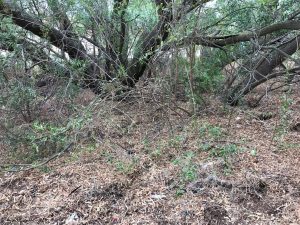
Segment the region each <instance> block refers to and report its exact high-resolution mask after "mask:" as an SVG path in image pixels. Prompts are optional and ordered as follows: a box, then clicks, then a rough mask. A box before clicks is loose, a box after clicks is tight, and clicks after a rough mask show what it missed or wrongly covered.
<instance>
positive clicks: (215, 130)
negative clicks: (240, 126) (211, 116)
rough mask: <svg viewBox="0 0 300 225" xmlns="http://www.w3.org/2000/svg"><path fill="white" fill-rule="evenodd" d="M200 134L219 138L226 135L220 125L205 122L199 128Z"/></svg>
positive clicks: (203, 136)
mask: <svg viewBox="0 0 300 225" xmlns="http://www.w3.org/2000/svg"><path fill="white" fill-rule="evenodd" d="M199 134H200V137H201V138H205V137H206V138H210V139H213V140H214V139H218V138H221V137H223V136H224V135H225V131H224V130H223V129H222V128H221V127H219V126H215V125H212V124H208V123H206V124H203V125H202V126H201V127H200V128H199Z"/></svg>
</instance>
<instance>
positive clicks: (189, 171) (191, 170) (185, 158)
mask: <svg viewBox="0 0 300 225" xmlns="http://www.w3.org/2000/svg"><path fill="white" fill-rule="evenodd" d="M194 158H195V154H194V153H193V152H186V153H184V154H183V155H182V156H181V157H178V158H177V159H175V160H174V161H173V164H174V165H176V166H178V167H179V168H180V175H179V186H178V188H177V190H176V196H178V197H179V196H181V195H183V194H184V193H185V189H184V187H185V185H186V183H189V182H192V181H194V180H196V179H197V177H198V174H197V166H196V165H195V163H194Z"/></svg>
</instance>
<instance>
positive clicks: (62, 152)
mask: <svg viewBox="0 0 300 225" xmlns="http://www.w3.org/2000/svg"><path fill="white" fill-rule="evenodd" d="M73 145H74V142H71V143H69V144H68V145H67V146H66V147H65V148H64V149H63V150H62V151H60V152H58V153H55V154H53V155H52V156H51V157H50V158H48V159H46V160H45V161H43V162H41V163H39V164H37V165H34V164H11V165H0V168H1V167H2V168H3V167H23V166H29V167H27V168H21V169H11V170H1V172H21V171H28V170H32V169H35V168H38V167H40V166H43V165H46V164H47V163H49V162H50V161H52V160H53V159H56V158H58V157H59V156H61V155H62V154H64V153H65V152H67V151H68V150H70V149H71V148H72V147H73Z"/></svg>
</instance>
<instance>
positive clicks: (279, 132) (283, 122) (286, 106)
mask: <svg viewBox="0 0 300 225" xmlns="http://www.w3.org/2000/svg"><path fill="white" fill-rule="evenodd" d="M292 103H293V99H291V98H289V93H285V95H284V96H282V97H281V106H280V111H279V115H280V121H279V124H278V125H277V126H276V129H275V133H274V140H275V141H276V142H277V143H278V149H281V150H282V149H284V148H282V146H283V143H284V142H285V141H284V137H285V135H286V134H287V132H288V129H289V117H290V113H291V111H290V106H291V104H292Z"/></svg>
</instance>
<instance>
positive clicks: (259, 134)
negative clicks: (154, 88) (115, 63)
mask: <svg viewBox="0 0 300 225" xmlns="http://www.w3.org/2000/svg"><path fill="white" fill-rule="evenodd" d="M297 88H298V90H297ZM279 95H282V93H281V92H277V93H274V94H273V95H272V96H269V98H268V99H265V100H264V101H263V102H262V103H261V105H260V106H259V107H258V108H254V109H250V108H247V109H245V108H229V109H228V108H224V107H223V106H222V104H220V102H218V101H217V100H215V99H214V100H212V101H211V102H210V104H209V106H208V107H207V108H205V109H203V110H202V111H200V112H199V113H198V115H197V116H196V117H192V118H191V117H189V116H188V115H187V113H186V112H185V110H188V109H189V107H188V105H187V103H184V102H176V105H175V104H174V102H173V103H170V102H168V104H166V101H165V100H164V99H158V98H156V97H155V95H149V94H148V95H144V98H142V99H141V98H134V97H133V98H131V100H128V101H127V102H122V103H116V102H105V104H104V105H101V104H99V106H98V108H97V107H96V108H95V111H97V110H96V109H98V111H97V112H98V113H95V116H94V117H95V118H94V120H93V126H92V128H91V130H92V132H93V133H92V134H93V135H94V137H96V138H97V140H98V144H97V147H96V148H95V149H91V150H87V149H88V148H87V146H88V145H89V143H86V142H84V141H82V142H81V145H80V146H78V149H77V150H74V151H73V152H70V153H68V154H67V155H65V156H64V157H62V158H59V159H57V160H55V161H52V162H51V163H50V164H49V165H47V167H44V168H40V169H37V170H33V171H27V172H20V173H2V174H1V176H0V181H1V184H0V187H1V192H0V224H124V225H126V224H207V225H208V224H211V225H214V224H220V225H221V224H261V225H266V224H270V225H271V224H272V225H274V224H278V225H281V224H290V225H292V224H293V225H295V224H300V169H299V168H300V160H299V159H300V133H299V132H298V131H296V130H293V131H292V130H289V129H288V132H286V133H284V135H281V136H280V137H279V136H278V132H277V131H276V132H274V130H276V129H277V128H278V127H279V124H280V123H281V117H280V107H281V103H280V101H279V100H278V99H279V98H278V97H279ZM149 96H150V97H149ZM148 97H149V98H148ZM289 97H290V98H292V99H293V103H292V105H291V106H290V107H289V110H290V111H289V120H288V124H287V126H292V125H293V124H295V123H296V122H299V116H300V115H299V112H300V104H299V102H300V93H299V87H296V88H295V90H294V91H293V92H292V94H291V95H290V96H289ZM104 106H105V107H106V108H103V107H104ZM178 106H179V107H180V108H178ZM182 109H183V110H182ZM99 110H102V111H99ZM103 112H104V113H103ZM266 112H271V113H272V116H271V117H270V118H267V119H266V120H263V119H262V117H260V115H261V114H262V113H266ZM107 115H109V116H107ZM205 124H209V125H211V127H213V128H214V127H218V128H216V129H215V130H212V131H211V134H210V133H209V132H210V131H207V132H206V133H201V132H200V133H199V128H200V127H202V126H204V125H205ZM219 128H220V129H221V131H222V135H220V136H219V135H218V132H219V130H218V129H219ZM277 130H278V129H277ZM214 132H216V133H217V134H215V133H214ZM205 146H208V148H207V149H206V150H203V148H204V147H205ZM224 146H229V147H232V151H233V152H232V153H227V152H224V151H225V150H224ZM80 147H81V148H80ZM84 147H85V148H84ZM82 149H84V150H82ZM216 149H218V151H219V150H220V152H217V153H218V154H219V155H218V156H219V157H215V156H213V155H212V153H211V151H212V150H215V151H217V150H216ZM222 151H223V152H222ZM2 152H3V153H2V154H1V157H3V158H2V159H1V162H2V161H5V154H4V153H5V149H4V150H3V149H2ZM188 153H191V154H190V155H191V156H190V158H188V157H187V154H188ZM222 154H224V155H222ZM175 162H177V163H175ZM190 176H193V179H190Z"/></svg>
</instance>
